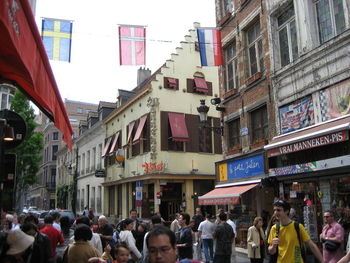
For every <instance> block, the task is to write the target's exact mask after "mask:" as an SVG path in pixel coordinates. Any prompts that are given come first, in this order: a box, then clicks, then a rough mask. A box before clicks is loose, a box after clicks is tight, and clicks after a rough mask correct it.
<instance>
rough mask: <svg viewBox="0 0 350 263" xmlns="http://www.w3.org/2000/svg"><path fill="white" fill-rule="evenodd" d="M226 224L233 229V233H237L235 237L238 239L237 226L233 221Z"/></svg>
mask: <svg viewBox="0 0 350 263" xmlns="http://www.w3.org/2000/svg"><path fill="white" fill-rule="evenodd" d="M226 223H227V224H229V225H230V226H231V227H232V229H233V233H235V237H236V236H237V232H236V224H235V223H234V222H233V221H232V220H231V219H229V220H227V221H226Z"/></svg>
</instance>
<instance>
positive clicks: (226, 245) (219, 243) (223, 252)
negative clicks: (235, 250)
mask: <svg viewBox="0 0 350 263" xmlns="http://www.w3.org/2000/svg"><path fill="white" fill-rule="evenodd" d="M218 220H219V222H218V226H217V227H216V229H215V231H214V234H213V238H214V239H215V240H216V246H215V254H214V260H213V262H214V263H230V262H231V253H232V242H233V239H234V238H235V234H234V233H233V229H232V227H231V226H230V225H229V224H227V223H226V221H227V215H226V214H225V213H221V214H219V216H218Z"/></svg>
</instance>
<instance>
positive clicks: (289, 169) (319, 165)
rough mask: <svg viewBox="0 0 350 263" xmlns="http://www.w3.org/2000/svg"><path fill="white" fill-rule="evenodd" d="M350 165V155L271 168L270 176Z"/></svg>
mask: <svg viewBox="0 0 350 263" xmlns="http://www.w3.org/2000/svg"><path fill="white" fill-rule="evenodd" d="M348 165H350V155H344V156H340V157H335V158H330V159H326V160H320V161H315V162H310V163H302V164H296V165H290V166H284V167H278V168H271V169H269V176H278V175H288V174H299V173H309V172H315V171H322V170H326V169H333V168H338V167H343V166H348Z"/></svg>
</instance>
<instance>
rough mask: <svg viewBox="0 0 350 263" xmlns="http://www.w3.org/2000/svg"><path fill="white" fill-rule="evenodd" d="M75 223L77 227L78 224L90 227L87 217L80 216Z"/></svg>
mask: <svg viewBox="0 0 350 263" xmlns="http://www.w3.org/2000/svg"><path fill="white" fill-rule="evenodd" d="M75 223H76V224H77V225H78V224H84V225H87V226H90V225H91V222H90V218H88V217H87V216H80V217H78V219H77V221H76V222H75Z"/></svg>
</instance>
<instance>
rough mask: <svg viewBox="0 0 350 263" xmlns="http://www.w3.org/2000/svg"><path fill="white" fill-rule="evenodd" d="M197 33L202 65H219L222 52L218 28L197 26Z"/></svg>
mask: <svg viewBox="0 0 350 263" xmlns="http://www.w3.org/2000/svg"><path fill="white" fill-rule="evenodd" d="M197 35H198V44H199V53H200V57H201V64H202V66H221V65H222V52H221V35H220V30H218V29H213V28H198V29H197Z"/></svg>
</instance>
